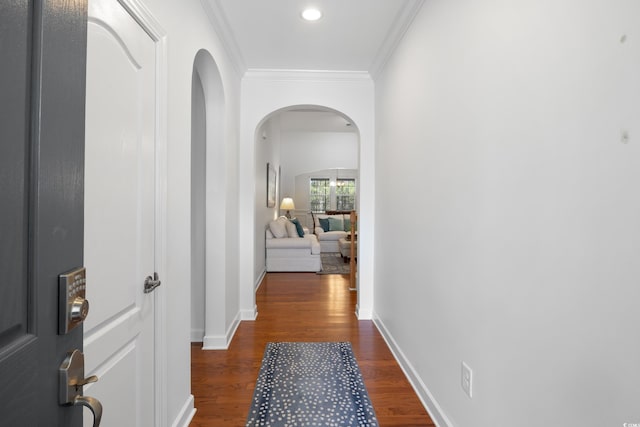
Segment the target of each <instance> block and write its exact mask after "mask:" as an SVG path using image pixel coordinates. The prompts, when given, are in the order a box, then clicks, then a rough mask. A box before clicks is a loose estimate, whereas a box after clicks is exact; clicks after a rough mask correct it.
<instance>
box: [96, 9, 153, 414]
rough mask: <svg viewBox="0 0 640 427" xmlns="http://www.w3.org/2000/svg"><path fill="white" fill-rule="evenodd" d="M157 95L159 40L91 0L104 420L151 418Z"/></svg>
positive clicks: (118, 11) (100, 387) (98, 315)
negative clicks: (149, 286) (148, 280)
mask: <svg viewBox="0 0 640 427" xmlns="http://www.w3.org/2000/svg"><path fill="white" fill-rule="evenodd" d="M155 102H156V100H155V43H154V41H153V40H152V39H151V38H150V37H149V36H148V34H147V33H146V32H145V31H144V29H143V28H142V27H140V25H139V24H138V23H137V22H136V20H135V19H134V18H133V17H132V16H131V15H130V14H129V13H128V12H127V11H126V10H125V9H124V8H123V7H122V6H121V5H120V3H119V2H117V1H116V0H91V1H90V2H89V25H88V48H87V105H86V153H85V266H86V268H87V278H88V280H90V283H91V287H90V289H89V288H88V289H87V299H88V300H89V301H91V308H90V312H91V315H90V316H89V317H88V318H87V321H86V322H85V329H84V330H85V339H84V353H85V361H86V363H87V365H86V371H87V374H89V375H93V374H95V375H98V377H100V381H99V382H97V383H95V384H91V385H90V386H87V387H86V390H87V393H88V392H89V390H90V392H91V393H92V395H93V396H95V397H96V398H98V399H100V400H101V402H102V404H103V406H104V408H105V411H104V415H103V419H102V424H101V425H102V426H105V427H111V426H113V427H119V426H123V425H126V426H137V427H142V426H153V425H154V413H155V409H154V400H153V396H154V381H153V379H154V341H153V338H154V326H153V319H154V294H145V293H144V292H143V284H144V279H145V277H146V276H149V275H153V272H154V268H155V265H154V261H155V255H154V254H155V247H154V246H155V134H154V132H155V111H156V108H155ZM85 425H86V426H90V425H91V419H90V418H89V417H87V418H86V419H85Z"/></svg>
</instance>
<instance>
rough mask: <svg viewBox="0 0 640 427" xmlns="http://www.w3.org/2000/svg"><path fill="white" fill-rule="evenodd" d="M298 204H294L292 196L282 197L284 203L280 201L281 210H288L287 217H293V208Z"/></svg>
mask: <svg viewBox="0 0 640 427" xmlns="http://www.w3.org/2000/svg"><path fill="white" fill-rule="evenodd" d="M295 208H296V206H295V205H294V204H293V199H292V198H291V197H285V198H283V199H282V203H280V210H285V209H286V210H287V213H286V215H285V216H286V217H287V218H289V219H291V212H290V211H291V210H292V209H295Z"/></svg>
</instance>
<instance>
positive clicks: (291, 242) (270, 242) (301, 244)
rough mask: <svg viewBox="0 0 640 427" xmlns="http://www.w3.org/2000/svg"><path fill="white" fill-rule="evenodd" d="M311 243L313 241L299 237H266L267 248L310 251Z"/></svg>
mask: <svg viewBox="0 0 640 427" xmlns="http://www.w3.org/2000/svg"><path fill="white" fill-rule="evenodd" d="M312 245H313V241H311V240H309V239H301V238H300V237H296V238H293V239H292V238H285V239H267V241H266V247H267V249H309V251H311V246H312Z"/></svg>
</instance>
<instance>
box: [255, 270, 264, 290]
mask: <svg viewBox="0 0 640 427" xmlns="http://www.w3.org/2000/svg"><path fill="white" fill-rule="evenodd" d="M266 274H267V269H266V268H265V269H264V270H262V273H260V277H258V280H257V281H256V283H254V284H253V289H254V290H256V291H257V290H258V288H259V287H260V285H262V279H264V276H265V275H266Z"/></svg>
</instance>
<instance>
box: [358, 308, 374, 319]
mask: <svg viewBox="0 0 640 427" xmlns="http://www.w3.org/2000/svg"><path fill="white" fill-rule="evenodd" d="M356 317H357V318H358V320H371V319H373V312H371V310H363V309H362V308H360V305H358V304H356Z"/></svg>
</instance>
